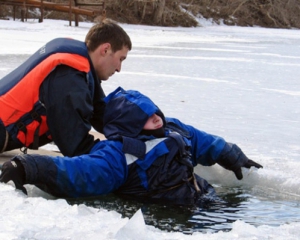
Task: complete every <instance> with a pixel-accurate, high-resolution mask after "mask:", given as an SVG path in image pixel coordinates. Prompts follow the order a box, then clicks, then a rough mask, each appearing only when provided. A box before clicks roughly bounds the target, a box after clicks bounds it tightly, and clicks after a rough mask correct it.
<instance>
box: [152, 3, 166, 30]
mask: <svg viewBox="0 0 300 240" xmlns="http://www.w3.org/2000/svg"><path fill="white" fill-rule="evenodd" d="M165 5H166V0H158V4H157V7H156V9H155V12H154V17H153V21H154V23H155V24H159V23H161V20H162V16H163V13H164V9H165Z"/></svg>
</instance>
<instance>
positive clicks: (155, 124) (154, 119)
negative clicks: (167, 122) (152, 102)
mask: <svg viewBox="0 0 300 240" xmlns="http://www.w3.org/2000/svg"><path fill="white" fill-rule="evenodd" d="M163 124H164V123H163V120H162V118H161V117H160V116H158V115H157V114H153V115H152V116H151V117H149V119H148V121H147V122H146V124H145V126H144V128H143V129H144V130H155V129H159V128H161V127H162V126H163Z"/></svg>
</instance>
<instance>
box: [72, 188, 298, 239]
mask: <svg viewBox="0 0 300 240" xmlns="http://www.w3.org/2000/svg"><path fill="white" fill-rule="evenodd" d="M216 191H217V194H218V196H219V197H220V198H221V200H218V201H215V202H204V203H201V204H198V205H197V206H195V205H184V206H183V205H174V204H171V203H166V202H163V203H162V202H155V203H153V202H145V201H140V200H136V199H125V198H121V197H119V196H116V195H113V194H112V195H107V196H104V197H100V198H96V199H88V200H87V199H85V200H76V201H68V202H69V203H70V204H85V205H87V206H91V207H94V208H104V209H107V210H114V211H116V212H118V213H120V214H121V215H122V216H123V217H128V218H131V217H132V216H133V214H134V213H135V212H136V211H137V210H139V209H141V210H142V213H143V216H144V219H145V222H146V224H147V225H152V226H155V227H157V228H159V229H161V230H164V231H175V232H182V233H185V234H191V233H193V232H218V231H220V230H222V231H230V230H231V228H232V226H231V224H232V223H233V222H235V221H237V220H242V221H244V222H247V223H249V224H251V225H254V226H260V225H270V226H279V225H282V224H285V223H291V222H300V204H299V202H298V201H296V200H286V199H280V198H279V197H278V196H270V195H269V194H268V196H262V195H263V194H258V195H259V197H258V196H255V195H254V194H253V193H250V192H251V191H249V190H247V189H241V188H237V187H235V188H220V187H219V188H216Z"/></svg>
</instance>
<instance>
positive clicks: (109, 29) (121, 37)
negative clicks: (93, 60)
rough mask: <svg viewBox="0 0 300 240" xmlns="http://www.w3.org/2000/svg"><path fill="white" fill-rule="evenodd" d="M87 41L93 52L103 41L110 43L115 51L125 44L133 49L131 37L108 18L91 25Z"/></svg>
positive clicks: (89, 48)
mask: <svg viewBox="0 0 300 240" xmlns="http://www.w3.org/2000/svg"><path fill="white" fill-rule="evenodd" d="M85 43H86V45H87V48H88V50H89V51H92V52H93V51H95V50H96V48H97V47H99V45H101V44H103V43H110V45H111V48H112V51H113V52H116V51H119V50H121V49H122V48H123V47H124V46H125V47H127V48H128V49H129V50H131V40H130V37H129V36H128V35H127V33H126V32H125V31H124V29H123V28H122V27H120V26H119V25H118V24H117V23H116V22H114V21H113V20H111V19H107V18H106V19H104V20H103V21H102V22H101V23H98V24H95V25H94V26H93V27H91V29H90V30H89V32H88V33H87V35H86V37H85Z"/></svg>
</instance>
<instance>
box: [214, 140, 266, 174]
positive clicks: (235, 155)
mask: <svg viewBox="0 0 300 240" xmlns="http://www.w3.org/2000/svg"><path fill="white" fill-rule="evenodd" d="M218 163H219V164H220V165H221V166H222V167H224V168H226V169H228V170H231V171H233V172H234V174H235V176H236V178H237V179H238V180H241V179H242V178H243V174H242V167H245V168H251V167H256V168H262V167H263V166H262V165H260V164H258V163H256V162H254V161H253V160H250V159H249V158H247V156H246V155H245V154H244V153H243V151H242V150H241V149H240V148H239V147H238V146H237V145H235V144H232V143H226V145H225V147H224V149H223V151H222V153H221V154H220V157H219V161H218Z"/></svg>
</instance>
